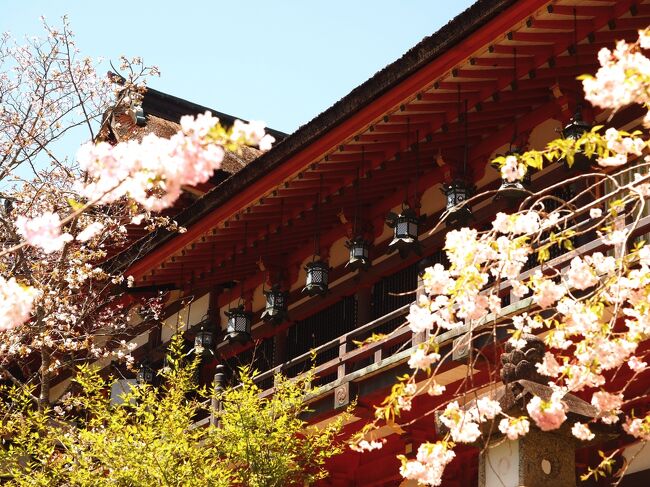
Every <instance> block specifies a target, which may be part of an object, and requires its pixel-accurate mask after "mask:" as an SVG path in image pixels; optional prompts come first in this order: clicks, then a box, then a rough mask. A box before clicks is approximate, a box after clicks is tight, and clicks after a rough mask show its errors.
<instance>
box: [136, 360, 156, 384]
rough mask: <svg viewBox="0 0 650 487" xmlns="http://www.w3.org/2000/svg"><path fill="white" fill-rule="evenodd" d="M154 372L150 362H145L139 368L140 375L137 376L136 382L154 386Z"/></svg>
mask: <svg viewBox="0 0 650 487" xmlns="http://www.w3.org/2000/svg"><path fill="white" fill-rule="evenodd" d="M153 377H154V372H153V369H152V368H151V366H150V365H149V362H147V361H144V362H142V363H141V364H140V367H139V368H138V373H137V374H136V376H135V380H136V381H137V383H138V384H153Z"/></svg>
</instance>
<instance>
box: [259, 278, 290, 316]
mask: <svg viewBox="0 0 650 487" xmlns="http://www.w3.org/2000/svg"><path fill="white" fill-rule="evenodd" d="M264 296H265V297H266V305H265V307H264V311H263V312H262V319H263V320H264V321H266V322H269V323H273V324H274V325H277V324H280V323H282V322H283V321H285V320H286V319H287V293H286V292H285V291H281V290H280V288H279V286H277V285H276V286H273V287H271V289H269V290H268V291H264Z"/></svg>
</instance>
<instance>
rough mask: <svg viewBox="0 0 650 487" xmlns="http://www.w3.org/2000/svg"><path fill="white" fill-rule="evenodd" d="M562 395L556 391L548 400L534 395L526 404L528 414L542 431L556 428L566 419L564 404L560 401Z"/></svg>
mask: <svg viewBox="0 0 650 487" xmlns="http://www.w3.org/2000/svg"><path fill="white" fill-rule="evenodd" d="M562 397H563V394H562V393H561V392H559V391H556V392H553V394H551V398H550V400H548V401H544V400H543V399H542V398H541V397H539V396H534V397H533V398H532V399H531V400H530V401H529V402H528V404H527V405H526V409H527V410H528V414H530V417H531V418H532V419H533V420H535V424H536V425H537V427H538V428H539V429H541V430H542V431H551V430H554V429H558V428H559V427H560V426H561V425H562V423H563V422H564V421H565V420H566V406H565V404H564V403H563V402H562Z"/></svg>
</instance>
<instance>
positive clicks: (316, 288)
mask: <svg viewBox="0 0 650 487" xmlns="http://www.w3.org/2000/svg"><path fill="white" fill-rule="evenodd" d="M305 270H306V271H307V278H306V280H305V287H304V288H302V292H303V293H306V294H308V295H309V296H323V295H325V293H327V289H328V286H329V272H330V268H329V265H327V263H326V262H323V261H322V260H316V261H313V262H310V263H309V264H307V265H306V266H305Z"/></svg>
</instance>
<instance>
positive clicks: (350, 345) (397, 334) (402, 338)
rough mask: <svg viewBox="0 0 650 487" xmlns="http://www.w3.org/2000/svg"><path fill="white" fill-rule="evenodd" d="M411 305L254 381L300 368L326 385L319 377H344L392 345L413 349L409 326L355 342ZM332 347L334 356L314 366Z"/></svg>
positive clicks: (272, 370)
mask: <svg viewBox="0 0 650 487" xmlns="http://www.w3.org/2000/svg"><path fill="white" fill-rule="evenodd" d="M409 307H410V304H407V305H405V306H402V307H401V308H398V309H396V310H394V311H392V312H390V313H388V314H386V315H384V316H382V317H380V318H378V319H376V320H373V321H371V322H369V323H366V324H365V325H362V326H360V327H358V328H356V329H354V330H352V331H351V332H348V333H346V334H345V335H341V336H340V337H338V338H336V339H334V340H330V341H329V342H327V343H324V344H322V345H320V346H319V347H316V348H315V349H314V350H311V351H309V352H307V353H304V354H302V355H300V356H298V357H295V358H293V359H291V360H289V361H287V362H285V363H284V364H282V365H280V366H278V367H275V368H273V369H271V370H268V371H266V372H263V373H262V374H259V375H258V376H257V377H256V378H255V382H256V383H261V382H264V381H265V380H268V379H269V378H272V377H274V376H275V375H276V374H278V373H283V374H285V375H286V371H287V370H296V369H298V370H301V372H306V371H308V370H313V374H314V377H315V379H316V384H315V385H319V386H324V385H326V384H324V383H319V379H322V378H326V377H331V378H332V381H334V380H338V379H342V378H343V377H345V376H346V375H348V374H349V373H350V372H353V371H354V370H355V368H358V366H359V365H360V364H364V366H366V365H369V364H367V363H366V362H368V361H369V362H370V363H378V362H380V361H381V360H382V358H385V351H386V350H387V349H389V348H393V347H395V346H402V347H403V348H410V345H411V343H410V342H411V338H412V333H411V330H410V329H408V328H407V327H401V328H398V329H397V330H395V331H394V332H393V333H391V334H389V335H387V336H385V337H384V338H381V339H379V340H377V341H373V342H371V343H367V344H365V345H362V346H358V344H355V342H362V341H364V340H365V339H366V338H368V337H369V336H370V335H372V334H373V333H374V332H375V331H376V330H377V329H378V328H380V327H381V326H383V325H385V324H386V323H388V322H390V321H392V320H394V319H396V318H402V317H405V316H406V315H407V314H408V310H409ZM332 350H336V351H337V353H336V357H335V358H333V359H330V360H327V361H325V362H324V363H321V364H320V365H314V363H318V361H319V360H318V358H319V357H321V356H323V355H327V354H328V352H329V354H331V351H332ZM301 366H302V367H301ZM265 392H268V391H265Z"/></svg>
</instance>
